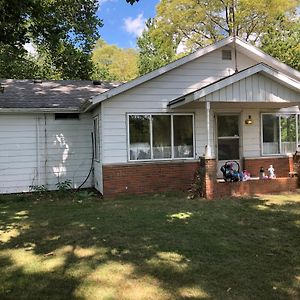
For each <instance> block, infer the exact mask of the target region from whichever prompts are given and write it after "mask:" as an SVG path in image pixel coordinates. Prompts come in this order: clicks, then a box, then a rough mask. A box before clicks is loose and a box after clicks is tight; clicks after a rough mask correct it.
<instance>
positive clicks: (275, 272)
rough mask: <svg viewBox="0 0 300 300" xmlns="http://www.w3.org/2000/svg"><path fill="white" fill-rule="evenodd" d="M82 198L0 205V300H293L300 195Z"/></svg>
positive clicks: (12, 199) (48, 197)
mask: <svg viewBox="0 0 300 300" xmlns="http://www.w3.org/2000/svg"><path fill="white" fill-rule="evenodd" d="M83 195H84V194H83ZM87 195H88V194H85V196H84V197H81V196H80V195H79V196H78V195H77V196H74V195H73V194H65V195H62V194H56V193H51V194H45V195H39V194H35V195H7V196H0V299H1V300H4V299H14V300H15V299H18V300H19V299H51V300H55V299H77V300H81V299H82V300H85V299H97V300H98V299H100V300H101V299H103V300H104V299H105V300H112V299H118V300H119V299H124V300H127V299H128V300H129V299H134V300H136V299H138V300H139V299H147V300H152V299H153V300H154V299H162V300H165V299H299V298H300V195H297V194H286V195H279V196H268V197H256V198H249V199H224V200H218V201H206V200H187V199H186V198H185V196H184V195H152V196H143V197H125V198H122V199H116V200H114V201H111V200H110V201H108V200H107V201H103V200H101V199H98V198H97V197H96V196H91V195H88V196H87Z"/></svg>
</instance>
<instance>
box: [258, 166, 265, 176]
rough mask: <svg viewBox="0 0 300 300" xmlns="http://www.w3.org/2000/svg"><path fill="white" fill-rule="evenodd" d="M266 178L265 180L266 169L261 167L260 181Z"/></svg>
mask: <svg viewBox="0 0 300 300" xmlns="http://www.w3.org/2000/svg"><path fill="white" fill-rule="evenodd" d="M264 178H265V170H264V167H260V169H259V179H264Z"/></svg>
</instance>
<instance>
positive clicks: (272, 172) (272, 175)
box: [268, 165, 276, 178]
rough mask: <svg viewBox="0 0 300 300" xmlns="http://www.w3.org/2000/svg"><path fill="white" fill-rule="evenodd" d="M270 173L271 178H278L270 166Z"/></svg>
mask: <svg viewBox="0 0 300 300" xmlns="http://www.w3.org/2000/svg"><path fill="white" fill-rule="evenodd" d="M268 171H269V178H276V175H275V169H274V168H273V165H270V167H269V169H268Z"/></svg>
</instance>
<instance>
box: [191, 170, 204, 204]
mask: <svg viewBox="0 0 300 300" xmlns="http://www.w3.org/2000/svg"><path fill="white" fill-rule="evenodd" d="M204 192H205V168H204V167H200V168H199V169H198V170H197V171H196V173H195V175H194V182H193V183H192V185H191V187H190V189H189V196H188V198H189V199H195V198H199V197H204Z"/></svg>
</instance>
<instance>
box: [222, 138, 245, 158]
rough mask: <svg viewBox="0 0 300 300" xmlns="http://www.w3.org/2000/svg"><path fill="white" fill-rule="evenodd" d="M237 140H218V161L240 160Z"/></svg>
mask: <svg viewBox="0 0 300 300" xmlns="http://www.w3.org/2000/svg"><path fill="white" fill-rule="evenodd" d="M239 144H240V143H239V139H238V138H236V139H218V159H219V160H232V159H239V158H240V149H239V148H240V145H239Z"/></svg>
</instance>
